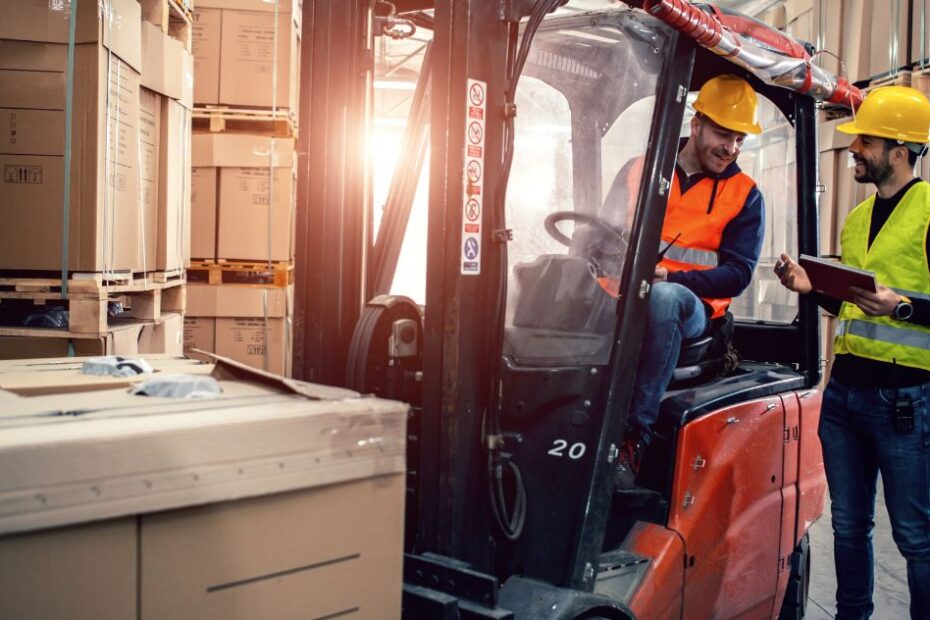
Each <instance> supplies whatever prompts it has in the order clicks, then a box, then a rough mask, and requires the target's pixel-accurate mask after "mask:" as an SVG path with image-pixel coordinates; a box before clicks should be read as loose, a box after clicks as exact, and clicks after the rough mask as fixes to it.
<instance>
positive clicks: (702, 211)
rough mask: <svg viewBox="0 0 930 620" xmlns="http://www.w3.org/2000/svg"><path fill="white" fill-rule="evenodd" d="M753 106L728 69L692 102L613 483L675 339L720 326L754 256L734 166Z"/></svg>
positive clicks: (753, 212) (751, 205)
mask: <svg viewBox="0 0 930 620" xmlns="http://www.w3.org/2000/svg"><path fill="white" fill-rule="evenodd" d="M757 108H758V104H757V97H756V93H755V91H754V90H753V88H752V86H750V85H749V83H748V82H746V81H745V80H743V79H742V78H739V77H736V76H734V75H720V76H717V77H714V78H712V79H710V80H708V81H707V82H706V83H705V84H704V86H703V87H701V90H700V92H699V93H698V96H697V99H696V100H695V102H694V110H695V115H694V117H693V118H692V119H691V124H690V130H691V133H690V136H689V137H688V139H687V141H686V143H685V145H684V147H683V148H682V149H681V151H680V152H679V153H678V161H677V163H676V165H675V174H674V178H673V180H672V184H671V192H670V195H669V200H668V206H667V208H666V214H665V222H664V224H663V226H662V248H661V250H660V253H659V263H658V265H657V266H656V270H655V278H654V281H653V282H654V284H653V286H652V291H651V294H650V299H649V317H648V320H647V323H646V335H645V338H644V340H643V348H642V351H641V353H640V356H639V371H638V373H637V376H636V382H635V384H634V388H633V401H632V405H631V409H630V414H629V418H628V421H627V429H628V430H627V434H626V437H625V438H624V440H623V443H622V447H621V449H620V456H619V459H618V464H617V486H618V488H620V489H630V488H634V487H635V480H636V476H637V474H638V473H639V467H640V463H641V460H642V454H643V452H644V450H645V448H646V447H647V446H648V445H649V443H650V441H651V439H652V427H653V425H654V424H655V422H656V419H657V417H658V412H659V403H660V401H661V399H662V395H663V394H664V393H665V390H666V389H667V387H668V385H669V382H670V381H671V379H672V375H673V372H674V370H675V365H676V362H677V360H678V356H679V353H680V351H681V345H682V342H683V341H686V340H690V339H694V338H698V337H700V336H703V335H706V334H707V335H709V334H710V333H712V332H713V331H715V330H718V329H720V327H721V326H722V325H723V324H724V323H726V321H727V308H728V307H729V305H730V300H731V299H732V298H733V297H736V296H737V295H739V294H740V293H742V292H743V290H744V289H745V288H746V287H747V286H748V285H749V282H750V280H751V278H752V273H753V271H754V270H755V267H756V263H757V262H758V260H759V253H760V251H761V248H762V239H763V235H764V231H765V217H764V204H763V200H762V193H761V192H760V191H759V189H758V188H757V187H756V183H755V181H753V180H752V179H751V178H750V177H749V176H748V175H746V174H745V173H743V172H742V171H741V170H740V168H739V166H738V165H737V163H736V158H737V156H738V155H739V153H740V150H741V149H742V145H743V140H744V139H745V138H746V135H747V134H750V133H752V134H759V133H761V132H762V128H761V127H760V126H759V123H758V122H757ZM628 167H629V168H630V170H628V171H627V174H623V173H621V174H619V175H617V177H618V178H617V179H615V181H614V186H615V187H616V186H617V183H618V182H619V183H622V184H624V185H628V181H629V180H632V177H634V176H638V175H636V173H635V172H634V168H635V164H633V165H629V166H628ZM636 181H637V184H636V186H637V187H638V179H636ZM611 189H612V191H611V193H614V192H613V190H614V188H611ZM608 207H610V205H609V204H608ZM730 320H732V318H731V319H730Z"/></svg>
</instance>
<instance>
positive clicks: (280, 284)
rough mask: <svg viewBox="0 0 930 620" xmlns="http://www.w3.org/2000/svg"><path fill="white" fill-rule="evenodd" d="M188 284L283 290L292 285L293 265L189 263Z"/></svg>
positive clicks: (279, 263) (243, 262) (213, 261)
mask: <svg viewBox="0 0 930 620" xmlns="http://www.w3.org/2000/svg"><path fill="white" fill-rule="evenodd" d="M187 280H188V282H203V283H205V284H243V285H251V286H263V287H267V286H273V287H276V288H284V287H287V286H289V285H291V284H293V283H294V264H293V263H290V262H277V263H274V262H273V263H263V262H257V261H255V262H248V261H227V260H222V259H221V260H202V261H191V265H190V267H188V269H187Z"/></svg>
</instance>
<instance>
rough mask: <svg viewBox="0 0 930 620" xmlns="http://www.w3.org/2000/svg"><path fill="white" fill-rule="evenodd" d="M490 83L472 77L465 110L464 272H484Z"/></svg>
mask: <svg viewBox="0 0 930 620" xmlns="http://www.w3.org/2000/svg"><path fill="white" fill-rule="evenodd" d="M487 93H488V85H487V84H486V83H485V82H482V81H480V80H471V79H470V80H468V105H467V106H466V110H465V164H464V170H463V171H462V172H463V175H462V176H463V179H462V180H463V186H464V191H463V192H462V193H463V196H462V258H461V273H462V275H478V274H480V273H481V239H482V230H481V227H482V222H481V220H482V211H483V210H484V209H483V208H482V207H483V200H484V192H483V191H482V187H484V130H485V120H486V118H487Z"/></svg>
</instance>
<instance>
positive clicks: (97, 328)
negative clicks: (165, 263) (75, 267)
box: [0, 270, 187, 334]
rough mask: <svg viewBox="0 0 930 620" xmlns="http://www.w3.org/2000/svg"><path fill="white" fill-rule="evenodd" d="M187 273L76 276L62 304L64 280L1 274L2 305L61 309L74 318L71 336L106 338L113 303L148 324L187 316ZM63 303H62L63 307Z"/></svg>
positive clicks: (127, 314)
mask: <svg viewBox="0 0 930 620" xmlns="http://www.w3.org/2000/svg"><path fill="white" fill-rule="evenodd" d="M185 284H186V278H185V274H184V272H183V270H176V272H153V273H144V274H129V275H128V276H125V277H124V276H123V275H122V274H101V273H86V274H83V273H76V274H72V276H71V278H69V280H68V297H67V299H62V286H61V279H59V278H51V277H28V276H23V275H17V276H12V277H11V276H2V275H0V302H2V301H4V300H20V303H23V302H32V303H33V304H35V305H39V306H44V305H61V306H63V307H67V309H68V313H69V317H68V318H69V332H71V333H76V334H102V333H104V332H106V331H107V329H108V327H109V314H108V312H107V310H108V307H109V303H110V302H111V301H119V302H122V303H123V305H124V306H125V307H126V308H129V309H131V311H130V312H128V313H126V314H125V315H120V317H121V318H122V317H123V316H127V317H131V318H134V319H144V320H149V321H159V320H161V316H162V314H166V313H170V312H178V313H180V312H184V306H185V303H186V294H187V288H186V286H185ZM59 302H60V303H59Z"/></svg>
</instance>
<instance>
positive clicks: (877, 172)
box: [855, 155, 894, 185]
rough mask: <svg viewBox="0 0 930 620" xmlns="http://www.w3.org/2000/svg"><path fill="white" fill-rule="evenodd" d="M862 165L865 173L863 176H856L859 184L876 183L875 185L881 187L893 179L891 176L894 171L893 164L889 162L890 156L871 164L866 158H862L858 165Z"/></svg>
mask: <svg viewBox="0 0 930 620" xmlns="http://www.w3.org/2000/svg"><path fill="white" fill-rule="evenodd" d="M860 162H861V163H862V165H863V166H865V172H864V173H863V174H861V175H856V176H855V179H856V181H858V182H859V183H874V184H875V185H881V184H882V183H884V182H885V181H887V180H888V179H890V178H891V175H892V174H893V173H894V171H893V170H892V169H891V162H889V161H888V155H885V156H883V157H882V158H881V160H880V161H877V162H871V161H869V160H867V159H865V158H860V159H858V160H857V163H860Z"/></svg>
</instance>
